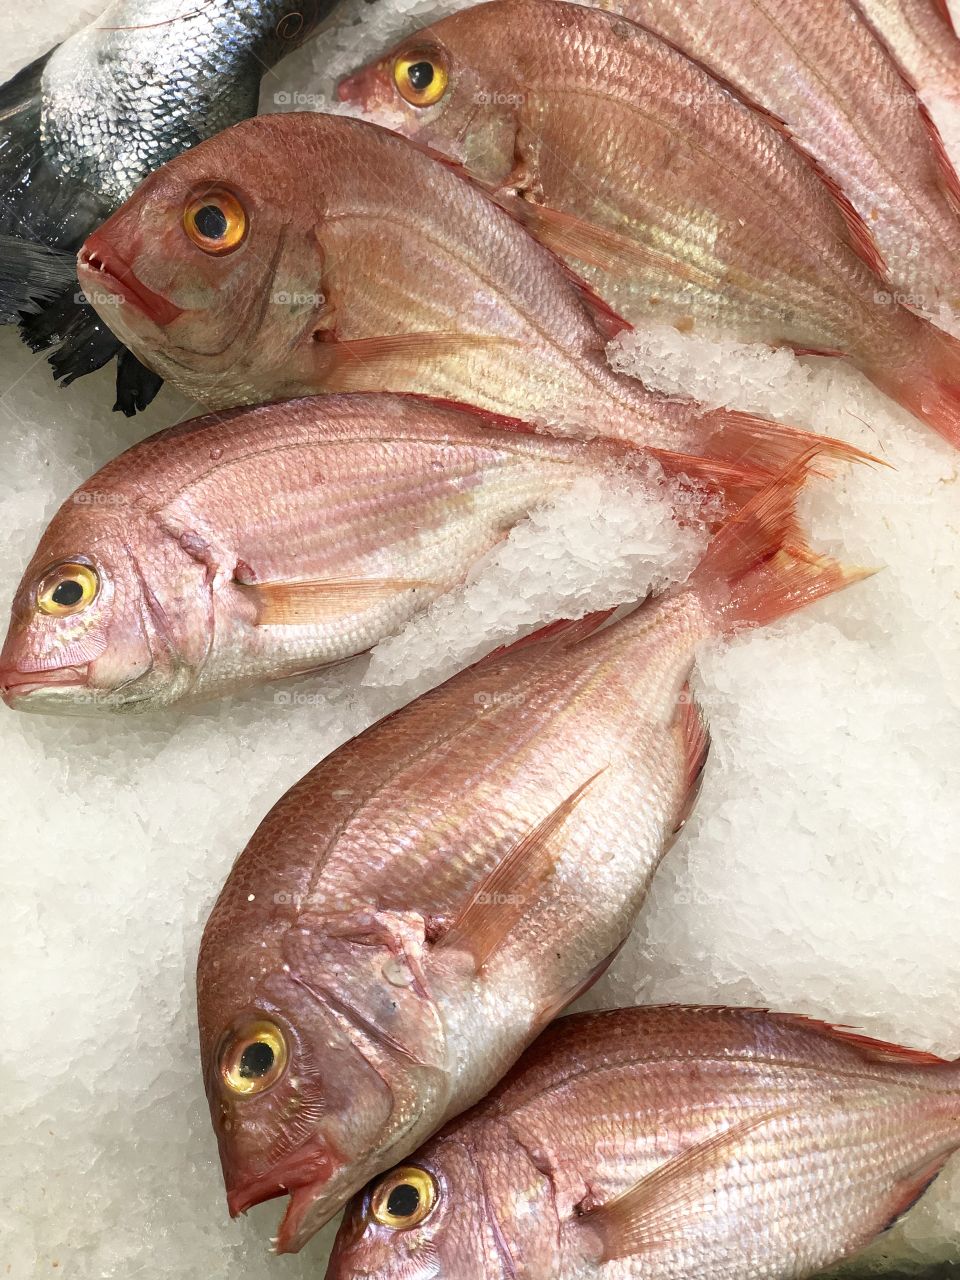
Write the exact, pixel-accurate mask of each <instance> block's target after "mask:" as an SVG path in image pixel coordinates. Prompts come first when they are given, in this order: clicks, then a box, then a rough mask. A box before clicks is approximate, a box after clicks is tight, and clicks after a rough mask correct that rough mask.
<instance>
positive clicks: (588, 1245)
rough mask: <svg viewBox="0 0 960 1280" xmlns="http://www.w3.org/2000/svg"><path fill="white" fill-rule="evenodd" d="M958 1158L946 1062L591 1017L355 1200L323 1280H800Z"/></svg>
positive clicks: (804, 1038) (786, 1024) (767, 1021)
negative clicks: (692, 1279)
mask: <svg viewBox="0 0 960 1280" xmlns="http://www.w3.org/2000/svg"><path fill="white" fill-rule="evenodd" d="M958 1147H960V1066H958V1064H956V1063H952V1062H945V1061H941V1060H939V1059H936V1058H934V1057H933V1056H932V1055H930V1054H924V1053H919V1052H914V1051H911V1050H908V1049H901V1048H899V1047H898V1046H894V1045H887V1044H883V1043H881V1042H879V1041H874V1040H869V1039H867V1038H866V1037H863V1036H858V1035H854V1034H851V1033H848V1032H845V1031H839V1030H836V1029H835V1028H833V1027H829V1026H826V1025H825V1024H823V1023H818V1022H814V1021H811V1020H808V1019H806V1018H801V1017H794V1016H789V1015H783V1014H775V1013H768V1012H765V1011H762V1010H751V1009H724V1008H684V1007H679V1006H664V1007H661V1008H658V1007H650V1008H636V1009H617V1010H614V1011H611V1012H609V1013H597V1014H582V1015H579V1016H574V1017H570V1018H564V1019H562V1020H561V1021H559V1022H557V1023H555V1024H554V1025H553V1026H552V1027H551V1028H550V1029H549V1030H548V1031H547V1032H546V1033H545V1034H544V1035H543V1036H542V1037H541V1038H540V1039H539V1040H538V1041H537V1043H536V1044H534V1045H533V1046H532V1047H531V1048H530V1049H529V1050H528V1051H527V1053H526V1054H525V1055H524V1056H523V1058H522V1059H521V1060H520V1062H519V1063H518V1064H517V1065H516V1067H515V1068H514V1070H513V1071H512V1072H511V1074H510V1075H509V1077H508V1078H507V1080H506V1081H505V1082H504V1083H502V1084H501V1085H500V1086H499V1087H498V1088H497V1089H495V1090H494V1092H493V1093H492V1094H491V1095H490V1096H489V1097H488V1098H487V1099H485V1100H484V1101H483V1102H482V1103H481V1104H480V1105H479V1106H478V1107H476V1108H475V1109H474V1110H473V1111H472V1112H470V1113H469V1114H468V1115H466V1116H462V1117H460V1118H459V1119H458V1120H455V1121H454V1122H453V1123H452V1124H450V1125H449V1126H448V1127H447V1128H446V1129H445V1130H444V1132H443V1133H442V1134H440V1135H439V1136H438V1137H436V1138H434V1139H433V1140H432V1141H431V1142H429V1143H428V1144H427V1145H426V1146H425V1147H423V1148H422V1149H421V1150H420V1151H419V1152H417V1153H416V1154H415V1155H413V1156H411V1157H410V1158H409V1160H408V1161H407V1162H406V1164H405V1166H404V1167H402V1168H399V1169H396V1170H393V1171H391V1172H390V1173H389V1174H387V1175H386V1176H385V1177H384V1178H382V1179H379V1180H376V1181H375V1182H374V1183H372V1184H371V1185H370V1186H369V1187H368V1188H366V1189H365V1191H364V1192H363V1193H362V1195H360V1196H358V1197H357V1198H356V1200H355V1201H354V1202H353V1203H352V1204H351V1206H350V1207H349V1208H348V1210H347V1213H346V1216H345V1218H344V1222H343V1224H342V1226H341V1228H340V1232H339V1235H338V1237H337V1243H336V1245H335V1248H334V1253H333V1256H332V1259H331V1262H330V1268H329V1270H328V1272H327V1280H352V1277H359V1276H361V1275H363V1276H370V1275H376V1276H377V1278H378V1280H412V1277H414V1276H416V1277H418V1280H419V1278H420V1277H423V1278H424V1280H426V1278H427V1277H430V1278H433V1280H448V1278H449V1280H509V1278H510V1277H513V1276H519V1275H530V1276H536V1277H537V1280H640V1277H644V1278H645V1280H685V1278H686V1277H688V1276H691V1275H696V1276H698V1277H700V1278H701V1280H748V1278H749V1280H800V1278H801V1277H804V1276H809V1275H812V1274H813V1273H815V1272H817V1271H819V1270H820V1269H821V1268H823V1267H826V1266H828V1265H829V1264H831V1263H833V1262H837V1261H839V1260H840V1259H841V1258H843V1257H846V1256H847V1255H848V1254H850V1253H853V1252H854V1251H856V1250H858V1249H860V1248H862V1247H863V1246H864V1245H866V1244H868V1243H869V1242H870V1241H871V1240H872V1239H873V1238H874V1237H875V1236H876V1235H878V1234H879V1233H880V1232H881V1231H883V1230H884V1229H885V1228H886V1227H887V1226H889V1225H891V1224H892V1222H893V1221H894V1220H895V1219H896V1218H897V1217H898V1216H899V1215H900V1214H902V1213H904V1212H905V1211H906V1210H907V1209H908V1208H909V1207H910V1206H911V1205H912V1203H913V1202H914V1201H915V1200H916V1199H917V1198H918V1197H919V1196H920V1195H921V1194H922V1193H923V1191H924V1190H925V1189H926V1187H927V1186H928V1185H929V1184H930V1182H931V1181H932V1180H933V1179H934V1178H935V1177H936V1175H937V1173H939V1171H940V1169H941V1168H942V1167H943V1165H944V1163H945V1161H946V1160H947V1159H948V1158H949V1156H950V1155H951V1153H952V1152H954V1151H955V1150H956V1149H957V1148H958ZM430 1201H433V1203H432V1206H431V1207H430V1208H429V1209H428V1208H427V1206H428V1204H429V1202H430ZM391 1202H392V1204H393V1206H394V1208H395V1209H405V1208H409V1209H411V1210H412V1211H411V1212H410V1213H409V1214H407V1215H405V1214H395V1215H392V1217H391V1215H390V1213H389V1212H388V1205H389V1204H390V1203H391ZM398 1219H399V1220H398Z"/></svg>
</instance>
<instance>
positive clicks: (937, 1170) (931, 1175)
mask: <svg viewBox="0 0 960 1280" xmlns="http://www.w3.org/2000/svg"><path fill="white" fill-rule="evenodd" d="M952 1155H953V1150H950V1151H944V1152H942V1153H941V1154H940V1155H938V1156H935V1157H934V1159H933V1160H931V1161H929V1162H928V1163H927V1164H925V1165H923V1166H922V1167H921V1168H919V1169H916V1170H914V1171H913V1172H912V1173H909V1174H908V1175H907V1176H906V1177H905V1178H903V1179H901V1181H900V1182H898V1183H897V1187H896V1190H895V1192H894V1197H893V1201H894V1202H893V1205H892V1206H888V1207H887V1212H888V1214H889V1216H888V1217H887V1218H886V1219H885V1221H884V1223H883V1225H882V1226H881V1227H880V1231H881V1232H884V1231H889V1230H890V1229H891V1228H892V1227H895V1226H896V1225H897V1223H898V1222H899V1221H900V1219H901V1218H903V1217H904V1216H905V1215H906V1214H908V1213H909V1212H910V1210H911V1209H912V1208H913V1207H914V1205H916V1204H917V1202H918V1201H919V1200H921V1199H922V1198H923V1196H924V1195H926V1193H927V1191H928V1190H929V1189H930V1187H931V1186H932V1184H933V1183H934V1182H936V1180H937V1178H938V1177H939V1175H940V1174H941V1172H942V1171H943V1166H944V1165H945V1164H946V1163H947V1161H948V1160H949V1159H950V1157H951V1156H952Z"/></svg>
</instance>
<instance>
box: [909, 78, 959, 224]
mask: <svg viewBox="0 0 960 1280" xmlns="http://www.w3.org/2000/svg"><path fill="white" fill-rule="evenodd" d="M917 106H918V108H919V110H920V118H921V120H922V121H923V124H924V128H925V129H926V131H927V135H928V137H929V138H930V145H931V146H932V147H933V154H934V157H935V159H936V162H937V173H938V174H939V176H940V185H941V187H942V188H943V193H944V195H945V196H946V197H947V200H948V201H949V202H950V207H951V208H952V210H953V212H954V213H955V214H958V215H960V176H958V175H957V171H956V169H955V168H954V166H953V161H952V160H951V159H950V153H949V152H948V151H947V148H946V146H945V144H944V141H943V137H942V135H941V133H940V130H939V129H938V128H937V126H936V123H935V122H934V119H933V116H932V115H931V114H930V111H929V108H928V107H927V105H926V103H924V102H923V101H922V99H920V98H918V99H917Z"/></svg>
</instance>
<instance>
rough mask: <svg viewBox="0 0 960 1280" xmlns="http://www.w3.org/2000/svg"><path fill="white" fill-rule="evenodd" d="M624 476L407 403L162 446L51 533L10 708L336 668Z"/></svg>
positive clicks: (635, 461)
mask: <svg viewBox="0 0 960 1280" xmlns="http://www.w3.org/2000/svg"><path fill="white" fill-rule="evenodd" d="M615 468H625V469H630V470H632V471H633V472H634V474H635V475H636V476H638V477H639V475H640V473H641V472H642V471H643V470H644V469H648V468H647V467H646V464H645V462H644V459H643V455H642V454H638V453H637V451H635V450H631V449H630V448H629V447H628V446H620V445H617V444H615V443H612V442H606V441H596V442H585V441H577V440H555V439H552V438H551V437H549V436H545V435H536V434H534V433H533V432H530V431H525V430H524V429H523V428H522V427H521V426H519V425H513V424H508V423H503V422H500V421H497V420H494V421H491V420H490V418H489V417H488V416H485V415H481V414H477V413H473V412H470V411H468V410H466V409H460V408H457V407H454V406H448V405H445V404H434V403H432V402H428V401H423V400H417V399H415V398H404V397H391V396H375V395H371V396H362V395H357V396H326V397H317V398H315V399H312V400H306V401H299V402H292V403H287V404H283V405H266V406H263V407H260V408H256V409H250V410H246V409H245V410H239V411H236V412H234V413H231V414H228V415H226V416H223V415H217V416H216V417H210V418H201V419H198V420H196V421H194V422H191V423H188V424H186V425H184V426H180V427H176V428H173V429H172V430H170V431H164V432H161V433H160V434H159V435H157V436H154V437H152V438H150V439H149V440H146V441H144V442H143V443H141V444H137V445H135V446H134V447H133V448H132V449H130V450H128V451H127V452H126V453H124V454H123V455H122V456H121V457H120V458H118V459H116V460H115V461H113V462H111V463H109V464H108V465H107V466H106V467H104V468H102V469H101V470H100V471H99V472H97V474H96V475H94V476H93V477H92V478H91V479H90V480H88V481H87V482H86V483H85V484H84V485H82V486H81V487H80V488H79V489H78V490H77V491H76V492H75V493H74V494H73V495H72V496H71V497H70V498H69V499H68V500H67V501H66V502H65V503H64V505H63V507H61V509H60V511H59V512H58V514H57V515H56V516H55V517H54V519H53V521H52V523H51V524H50V526H49V528H48V529H47V531H46V533H45V534H44V536H43V538H42V540H41V542H40V545H39V547H38V548H37V551H36V554H35V555H34V556H33V559H32V561H31V563H30V565H29V566H28V568H27V570H26V572H25V574H24V578H23V582H22V583H21V586H20V588H19V590H18V592H17V595H16V597H15V599H14V602H13V616H12V620H11V625H10V631H9V635H8V638H7V641H6V644H5V646H4V649H3V652H2V655H0V690H2V692H3V696H4V697H5V699H6V701H7V702H8V703H9V705H11V706H14V707H17V708H20V709H25V710H39V711H66V712H70V713H75V712H76V713H82V712H101V711H129V710H153V709H155V708H157V707H160V706H165V705H168V704H169V703H171V702H174V701H177V700H179V699H197V698H204V697H211V696H216V695H221V694H225V693H231V692H235V691H237V690H238V689H241V688H244V687H246V686H249V685H252V684H256V683H258V682H261V681H264V680H271V679H277V678H279V677H282V676H289V675H292V674H297V673H300V672H303V671H306V670H310V669H313V668H315V667H318V666H321V665H323V664H326V663H330V662H336V661H339V660H341V659H343V658H347V657H350V656H352V655H354V654H357V653H360V652H363V651H364V650H366V649H369V648H371V647H372V646H373V645H374V644H376V643H377V641H378V640H380V639H382V638H383V637H384V636H387V635H391V634H393V633H394V632H396V631H398V630H400V628H401V627H402V626H403V624H404V623H405V622H407V621H408V620H409V618H411V617H412V616H413V615H414V614H415V613H417V612H419V611H420V610H422V609H423V608H425V607H426V606H427V605H428V604H429V603H430V602H431V601H432V600H434V599H436V598H437V597H438V596H439V595H440V594H442V593H443V592H444V591H446V590H448V589H449V588H450V587H452V586H454V585H455V584H457V583H459V582H461V581H462V580H463V578H464V577H465V576H466V574H467V571H468V570H469V569H470V567H471V566H472V565H473V564H474V563H475V562H476V561H477V560H478V559H479V558H480V557H481V556H482V555H484V554H485V553H486V552H487V551H489V550H490V548H491V547H493V546H494V545H495V544H496V543H497V542H498V541H500V539H501V538H503V537H504V536H505V535H506V533H507V532H508V531H509V530H510V528H511V527H512V526H513V525H514V524H516V522H517V521H519V520H521V519H522V518H523V517H524V516H525V515H526V514H527V513H528V512H529V511H530V510H531V509H532V508H534V507H536V506H538V505H539V504H542V503H545V502H549V501H550V500H551V499H552V498H554V497H556V496H558V495H559V494H561V493H563V492H564V491H566V490H567V489H569V488H570V486H571V485H573V484H574V482H575V481H576V480H577V479H579V478H581V477H583V476H587V475H593V476H596V475H598V474H602V473H604V472H606V473H607V474H613V473H614V469H615ZM78 565H79V566H85V571H84V572H79V571H78V570H76V566H78ZM90 573H92V574H93V575H95V578H96V590H95V591H91V592H89V593H88V594H89V599H87V598H85V597H84V595H83V594H80V595H78V599H77V602H76V607H73V608H70V607H67V606H58V605H56V601H52V600H51V599H49V598H48V597H49V591H50V584H51V582H52V581H53V579H54V578H57V577H59V579H62V583H61V587H60V590H61V595H62V594H63V591H64V590H66V591H67V592H68V594H69V591H70V590H73V591H74V593H75V594H76V592H77V588H75V587H74V588H70V587H69V586H67V585H66V584H68V583H70V582H75V581H76V582H79V583H80V585H81V587H82V586H84V585H85V584H86V583H87V582H88V577H87V575H88V574H90ZM54 589H56V588H54Z"/></svg>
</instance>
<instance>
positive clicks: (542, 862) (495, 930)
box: [435, 765, 608, 972]
mask: <svg viewBox="0 0 960 1280" xmlns="http://www.w3.org/2000/svg"><path fill="white" fill-rule="evenodd" d="M607 767H608V766H607V765H604V766H603V768H602V769H598V770H597V772H596V773H594V774H592V775H591V776H590V777H589V778H587V780H586V781H585V782H582V783H581V784H580V786H579V787H577V789H576V790H575V791H574V792H572V794H571V795H569V796H567V798H566V799H565V800H562V801H561V802H560V804H558V805H557V806H556V807H555V808H554V809H552V810H551V811H550V813H548V814H547V816H546V817H545V818H543V819H541V821H540V822H538V823H537V825H536V826H535V827H533V829H532V830H530V831H528V832H527V834H526V835H525V836H523V837H522V838H521V839H520V840H518V841H517V843H516V844H515V845H514V846H513V848H512V849H511V850H510V852H509V853H508V854H507V855H506V857H505V858H502V859H501V861H500V862H499V863H498V864H497V865H496V866H495V867H494V869H493V870H492V871H491V872H490V874H489V875H488V876H485V877H484V879H483V880H482V881H481V882H480V884H479V886H478V887H477V889H476V891H475V892H474V893H473V894H472V895H471V897H470V899H469V900H468V902H467V903H466V905H465V906H464V907H463V909H462V910H461V911H460V912H459V913H458V914H457V916H456V917H455V918H454V920H453V922H452V924H451V926H450V928H449V930H448V931H447V933H446V934H445V935H444V937H443V938H441V939H440V940H439V942H437V943H436V944H435V946H437V947H442V948H444V949H445V950H451V951H466V952H469V954H470V955H471V956H472V957H473V959H474V962H475V964H476V967H477V971H478V972H479V971H480V970H481V969H482V968H483V966H484V965H485V964H486V963H487V961H488V960H489V959H490V957H491V956H492V955H493V954H494V952H495V951H496V950H497V948H498V947H499V946H500V944H501V943H502V942H503V940H504V938H505V937H506V936H507V935H508V934H509V932H510V930H511V929H512V928H513V927H514V926H515V925H516V923H517V921H518V920H519V919H520V918H521V917H522V916H523V915H524V914H525V913H526V912H527V910H528V909H529V906H530V903H531V899H533V898H534V896H535V895H536V894H537V893H538V892H539V890H540V888H541V886H542V885H543V884H544V883H545V882H546V881H547V880H548V879H549V877H550V876H551V875H552V874H553V870H554V866H555V858H554V855H553V853H552V838H553V836H555V835H556V833H557V832H558V831H559V830H560V828H561V827H562V826H563V824H564V822H566V820H567V818H568V817H569V816H570V814H571V813H573V811H574V809H576V807H577V805H578V804H579V803H580V801H581V800H582V799H583V797H584V795H585V794H586V793H587V791H588V790H589V789H590V787H592V785H593V784H594V782H596V780H597V779H598V778H599V777H600V775H601V774H602V773H604V772H605V770H606V769H607Z"/></svg>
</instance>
